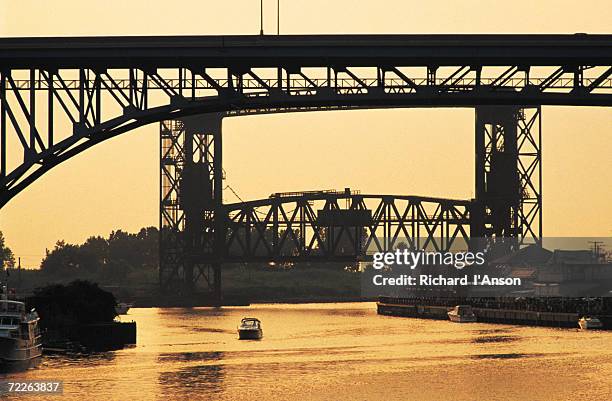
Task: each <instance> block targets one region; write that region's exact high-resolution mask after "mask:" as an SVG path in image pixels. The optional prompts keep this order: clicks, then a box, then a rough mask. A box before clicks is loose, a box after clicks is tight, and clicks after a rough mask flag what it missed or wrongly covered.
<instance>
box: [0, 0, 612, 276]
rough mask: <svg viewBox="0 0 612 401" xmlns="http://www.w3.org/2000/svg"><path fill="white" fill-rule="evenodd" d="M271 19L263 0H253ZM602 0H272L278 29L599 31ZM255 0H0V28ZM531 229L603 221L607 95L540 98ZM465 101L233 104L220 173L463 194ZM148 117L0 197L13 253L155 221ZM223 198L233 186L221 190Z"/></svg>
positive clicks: (251, 9)
mask: <svg viewBox="0 0 612 401" xmlns="http://www.w3.org/2000/svg"><path fill="white" fill-rule="evenodd" d="M264 15H265V18H264V20H265V32H266V33H269V34H273V33H275V32H276V1H274V0H267V1H265V14H264ZM611 27H612V7H610V5H609V2H608V1H607V0H600V1H588V0H586V1H582V2H580V7H579V9H578V11H577V7H576V2H574V1H563V0H556V1H549V0H539V1H537V2H534V1H533V0H516V1H513V2H506V1H504V2H502V1H484V0H483V1H475V0H464V1H461V2H460V3H459V2H456V1H448V0H447V1H433V0H430V1H418V2H414V1H381V0H378V1H370V0H367V1H356V0H351V1H345V0H334V1H328V0H325V1H322V0H293V1H287V0H285V1H281V26H280V30H281V33H282V34H326V33H329V34H332V33H334V34H342V33H398V34H399V33H407V34H408V33H575V32H586V33H612V32H610V29H611ZM258 32H259V1H258V0H248V1H246V0H233V1H231V2H230V1H206V0H199V1H178V0H177V1H174V2H171V3H169V2H167V1H159V0H130V1H125V0H105V1H93V0H92V1H86V2H85V1H81V0H54V1H43V0H0V36H1V37H18V36H99V35H111V36H113V35H117V36H119V35H220V34H257V33H258ZM542 121H543V135H544V138H543V163H544V164H543V166H544V167H543V168H544V189H543V194H544V195H543V196H544V215H543V216H544V235H545V236H611V235H612V212H611V211H610V205H611V204H612V185H610V183H611V182H612V157H611V155H612V138H611V135H612V108H577V107H544V108H543V120H542ZM473 131H474V111H473V110H472V109H397V110H369V111H368V110H363V111H338V112H316V113H300V114H281V115H267V116H248V117H234V118H228V119H225V120H224V122H223V135H224V144H223V146H224V150H223V157H224V169H225V170H226V173H227V179H226V183H225V184H226V185H230V186H231V187H232V188H233V189H235V191H236V192H237V193H238V194H239V195H240V197H241V198H242V199H258V198H262V197H267V196H268V195H269V194H271V193H273V192H282V191H294V190H295V191H299V190H315V189H332V188H336V189H342V188H345V187H351V188H354V189H359V190H361V191H362V193H393V194H414V195H427V196H440V197H450V198H471V197H473V196H474V189H473V188H474V183H473V177H474V174H473V169H474V155H473V149H474V145H473ZM158 135H159V126H158V124H151V125H148V126H146V127H142V128H139V129H136V130H134V131H132V132H129V133H126V134H123V135H121V136H119V137H116V138H114V139H111V140H109V141H107V142H104V143H102V144H99V145H96V146H95V147H93V148H91V149H89V150H88V151H86V152H84V153H82V154H80V155H78V156H76V157H74V158H72V159H71V160H69V161H67V162H65V163H63V164H61V165H59V166H57V167H55V168H54V169H53V170H51V171H50V172H48V173H47V174H45V175H44V176H43V177H42V178H41V179H39V180H38V181H36V182H35V183H34V184H33V185H31V186H29V187H28V188H27V189H26V190H24V191H23V192H22V193H21V194H19V195H18V196H17V197H15V198H14V199H13V200H11V201H10V202H9V203H8V204H7V205H6V206H5V207H4V208H3V209H2V210H1V211H0V230H1V231H3V232H4V234H5V237H6V239H7V245H8V246H9V247H11V248H12V249H13V251H14V253H15V255H16V256H18V257H21V259H22V265H23V266H26V267H33V266H38V265H39V263H40V260H41V258H42V257H43V256H44V254H45V249H46V248H48V249H51V248H52V247H53V246H54V244H55V242H56V241H57V240H60V239H62V240H65V241H67V242H71V243H79V242H82V241H84V240H85V239H86V238H87V237H89V236H91V235H108V234H109V233H110V232H111V231H112V230H116V229H123V230H128V231H136V230H138V229H139V228H140V227H143V226H151V225H157V223H158V209H159V205H158V197H159V187H158V185H159V162H158V156H159V139H158ZM224 200H225V201H226V202H235V201H237V199H236V198H235V196H234V195H233V194H232V193H231V192H228V191H226V192H225V193H224Z"/></svg>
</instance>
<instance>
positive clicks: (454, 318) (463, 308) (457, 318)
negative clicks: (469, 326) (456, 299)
mask: <svg viewBox="0 0 612 401" xmlns="http://www.w3.org/2000/svg"><path fill="white" fill-rule="evenodd" d="M448 318H449V319H450V321H451V322H455V323H473V322H475V321H476V315H475V314H474V311H473V310H472V307H471V306H470V305H457V306H455V307H454V308H452V309H451V310H449V311H448Z"/></svg>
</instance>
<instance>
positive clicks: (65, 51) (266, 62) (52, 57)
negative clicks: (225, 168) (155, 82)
mask: <svg viewBox="0 0 612 401" xmlns="http://www.w3.org/2000/svg"><path fill="white" fill-rule="evenodd" d="M470 60H472V61H473V62H477V63H479V64H481V63H482V64H488V65H508V64H514V63H516V62H517V60H520V62H521V63H523V64H524V65H559V64H568V65H572V64H574V63H579V64H582V65H585V64H589V63H592V64H601V63H603V64H607V63H609V62H610V61H612V35H587V34H573V35H281V36H260V35H244V36H111V37H39V38H2V39H0V66H9V67H12V68H17V67H28V68H32V67H56V68H60V67H62V68H70V67H83V66H84V65H91V66H107V67H108V66H113V67H133V66H147V65H150V66H155V67H158V68H161V67H164V66H166V67H176V66H178V65H183V64H185V63H197V64H198V65H199V66H200V65H202V63H203V62H204V64H205V66H208V67H227V66H228V65H232V66H235V67H240V66H245V67H278V66H279V65H284V66H291V65H294V64H295V65H298V64H299V66H300V67H307V66H313V67H315V66H320V65H322V64H324V65H330V64H334V63H338V64H339V65H345V64H347V63H350V65H351V66H353V67H355V66H360V65H362V66H371V65H373V62H374V61H375V64H378V65H380V64H381V63H384V62H385V61H388V62H389V63H392V64H394V65H404V66H411V65H423V64H424V63H425V64H428V65H455V64H465V63H470Z"/></svg>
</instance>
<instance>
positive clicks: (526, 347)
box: [3, 303, 612, 401]
mask: <svg viewBox="0 0 612 401" xmlns="http://www.w3.org/2000/svg"><path fill="white" fill-rule="evenodd" d="M245 316H252V317H257V318H259V319H260V320H261V321H262V325H263V329H264V338H263V340H261V341H239V340H237V334H236V326H237V324H238V323H239V321H240V319H241V318H242V317H245ZM123 320H124V321H126V320H134V321H136V322H137V324H138V345H136V346H135V347H133V348H128V349H124V350H121V351H116V352H107V353H100V354H96V355H93V356H89V357H78V358H77V357H72V358H70V357H66V356H47V357H45V358H44V360H43V362H42V363H41V365H40V366H39V367H38V368H36V369H33V370H29V371H27V372H22V373H12V374H9V375H4V378H3V380H8V379H11V380H14V379H18V380H20V379H27V380H34V379H36V380H63V382H64V393H63V395H62V396H58V397H54V398H52V399H57V400H60V399H61V400H62V401H68V400H79V401H83V400H168V399H172V400H174V399H176V400H241V399H250V400H257V401H263V400H325V401H328V400H351V401H354V400H378V399H380V400H412V399H414V400H475V399H483V400H484V399H486V400H506V399H509V400H510V399H512V400H513V399H524V400H552V399H555V400H561V399H581V400H605V399H612V346H611V345H612V332H601V331H600V332H597V331H591V332H581V331H579V330H574V329H554V328H542V327H522V326H510V325H493V324H481V323H473V324H456V323H451V322H448V321H435V320H422V319H410V318H399V317H386V316H378V315H377V314H376V305H375V304H374V303H337V304H332V303H328V304H296V305H287V304H262V305H253V306H251V307H228V308H222V309H214V308H189V309H185V308H168V309H157V308H147V309H144V308H143V309H140V308H136V309H131V310H130V312H129V315H127V316H123ZM48 398H49V397H47V398H45V396H21V397H19V399H23V400H25V399H35V400H41V399H48Z"/></svg>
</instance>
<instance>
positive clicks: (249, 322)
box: [238, 317, 263, 340]
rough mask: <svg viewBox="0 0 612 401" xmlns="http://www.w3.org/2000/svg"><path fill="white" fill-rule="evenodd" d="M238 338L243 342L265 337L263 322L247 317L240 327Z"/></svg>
mask: <svg viewBox="0 0 612 401" xmlns="http://www.w3.org/2000/svg"><path fill="white" fill-rule="evenodd" d="M238 337H239V338H240V339H241V340H259V339H261V338H262V337H263V330H262V329H261V322H260V321H259V319H257V318H254V317H245V318H243V319H242V320H241V321H240V326H238Z"/></svg>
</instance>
